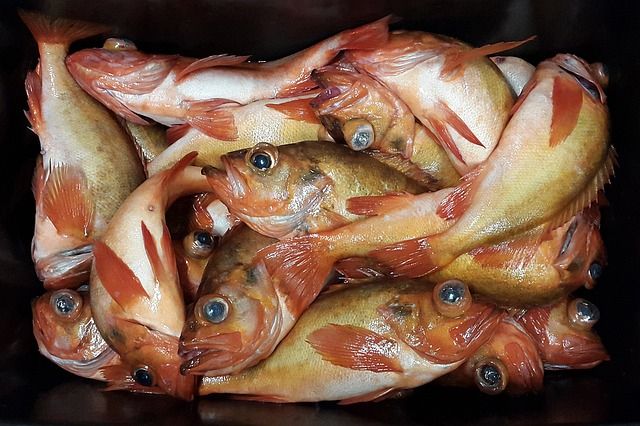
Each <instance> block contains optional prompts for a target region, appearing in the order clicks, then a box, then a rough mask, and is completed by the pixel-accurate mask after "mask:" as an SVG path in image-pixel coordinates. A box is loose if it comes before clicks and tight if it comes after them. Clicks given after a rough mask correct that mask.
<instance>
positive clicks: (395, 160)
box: [364, 150, 441, 191]
mask: <svg viewBox="0 0 640 426" xmlns="http://www.w3.org/2000/svg"><path fill="white" fill-rule="evenodd" d="M364 153H365V154H368V155H369V156H371V157H373V158H375V159H376V160H378V161H380V162H381V163H384V164H386V165H388V166H390V167H392V168H394V169H395V170H398V171H399V172H401V173H402V174H403V175H405V176H408V177H410V178H411V179H413V180H415V181H416V182H418V183H419V184H421V185H423V186H424V187H425V188H426V189H427V190H429V191H437V190H438V189H441V186H440V185H439V184H438V179H437V178H435V177H433V176H432V175H431V174H429V173H427V172H426V171H424V170H422V169H421V168H420V166H418V165H417V164H415V163H413V162H411V160H409V159H408V158H406V157H404V156H403V155H402V154H395V153H387V152H380V151H375V150H366V151H364Z"/></svg>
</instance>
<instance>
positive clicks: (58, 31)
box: [18, 10, 110, 45]
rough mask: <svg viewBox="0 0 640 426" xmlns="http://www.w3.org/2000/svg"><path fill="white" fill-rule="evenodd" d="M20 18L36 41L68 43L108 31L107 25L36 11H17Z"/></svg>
mask: <svg viewBox="0 0 640 426" xmlns="http://www.w3.org/2000/svg"><path fill="white" fill-rule="evenodd" d="M18 15H20V19H22V22H24V23H25V25H26V26H27V27H28V28H29V31H31V34H33V38H35V39H36V41H37V42H38V43H52V44H65V45H70V44H71V43H73V42H74V41H76V40H80V39H83V38H87V37H91V36H94V35H97V34H101V33H105V32H107V31H109V29H110V28H109V27H108V26H105V25H98V24H94V23H91V22H84V21H73V20H69V19H63V18H53V17H50V16H46V15H42V14H40V13H37V12H28V11H26V10H20V11H18Z"/></svg>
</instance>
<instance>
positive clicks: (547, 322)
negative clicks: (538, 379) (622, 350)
mask: <svg viewBox="0 0 640 426" xmlns="http://www.w3.org/2000/svg"><path fill="white" fill-rule="evenodd" d="M599 319H600V311H599V310H598V307H597V306H596V305H594V304H593V303H591V302H589V301H588V300H585V299H581V298H575V299H574V298H567V299H565V300H563V301H561V302H558V303H556V304H553V305H549V306H540V307H534V308H531V309H529V310H528V311H526V312H525V313H524V314H522V315H520V316H519V317H518V322H519V323H520V324H522V326H523V327H524V329H525V330H527V332H528V333H529V334H530V335H531V337H532V338H533V340H534V341H535V342H536V345H537V347H538V350H539V351H540V354H541V356H542V360H543V361H544V367H545V368H546V369H547V370H565V369H584V368H593V367H595V366H596V365H598V364H600V363H601V362H602V361H608V360H609V355H608V354H607V350H606V349H605V348H604V346H603V344H602V342H601V340H600V338H599V337H598V335H597V334H596V333H595V332H594V331H593V330H592V327H593V326H594V325H595V324H596V323H597V322H598V320H599Z"/></svg>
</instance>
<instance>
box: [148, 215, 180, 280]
mask: <svg viewBox="0 0 640 426" xmlns="http://www.w3.org/2000/svg"><path fill="white" fill-rule="evenodd" d="M163 225H164V224H163ZM140 231H141V233H142V240H143V241H144V250H145V252H146V253H147V258H148V259H149V264H150V265H151V269H152V270H153V275H154V276H155V277H156V281H157V282H158V284H161V285H162V284H164V285H166V284H169V283H173V282H174V281H175V278H176V276H177V265H176V258H175V254H174V252H173V245H172V244H171V235H170V234H169V230H168V229H167V226H166V225H164V226H163V229H162V237H160V249H161V251H162V255H161V254H160V253H159V252H158V248H157V247H156V242H155V239H154V238H153V235H151V232H150V231H149V228H147V225H146V224H145V223H144V221H140Z"/></svg>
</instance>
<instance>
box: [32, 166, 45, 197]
mask: <svg viewBox="0 0 640 426" xmlns="http://www.w3.org/2000/svg"><path fill="white" fill-rule="evenodd" d="M43 190H44V167H43V165H42V155H38V157H36V167H35V170H34V171H33V179H32V180H31V192H33V198H35V200H36V205H37V204H38V203H39V202H40V199H41V198H42V191H43Z"/></svg>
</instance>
